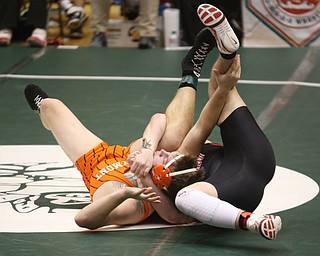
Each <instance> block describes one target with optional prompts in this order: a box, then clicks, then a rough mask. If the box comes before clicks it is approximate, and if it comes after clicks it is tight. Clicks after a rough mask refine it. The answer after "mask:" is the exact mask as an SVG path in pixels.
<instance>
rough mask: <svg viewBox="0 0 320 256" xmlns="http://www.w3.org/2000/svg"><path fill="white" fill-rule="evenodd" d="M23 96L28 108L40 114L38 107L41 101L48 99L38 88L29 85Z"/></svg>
mask: <svg viewBox="0 0 320 256" xmlns="http://www.w3.org/2000/svg"><path fill="white" fill-rule="evenodd" d="M24 95H25V97H26V99H27V101H28V103H29V106H30V107H31V108H32V109H33V110H34V111H35V112H36V113H40V105H41V102H42V100H43V99H45V98H48V97H49V96H48V94H47V93H46V92H45V91H43V90H42V89H41V88H40V87H39V86H37V85H34V84H29V85H27V87H26V88H25V89H24Z"/></svg>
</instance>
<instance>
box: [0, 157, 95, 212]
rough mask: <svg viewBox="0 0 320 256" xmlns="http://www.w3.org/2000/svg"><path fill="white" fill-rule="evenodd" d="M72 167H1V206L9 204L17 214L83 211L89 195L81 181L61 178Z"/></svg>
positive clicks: (25, 165)
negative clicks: (65, 210)
mask: <svg viewBox="0 0 320 256" xmlns="http://www.w3.org/2000/svg"><path fill="white" fill-rule="evenodd" d="M70 168H73V166H64V165H61V164H59V163H54V162H53V163H49V162H39V163H32V164H2V165H0V169H1V172H0V181H1V190H0V191H1V192H0V205H1V204H10V205H11V207H12V209H13V210H14V211H15V212H17V213H30V212H33V211H36V210H39V209H41V208H42V210H45V211H47V212H48V213H54V212H56V211H57V210H58V209H81V208H83V207H84V206H85V205H87V204H88V203H89V201H90V196H89V194H88V192H87V191H83V185H82V181H81V179H80V180H79V178H74V177H68V176H67V177H66V176H65V175H63V176H62V175H61V174H62V173H65V172H70ZM78 183H79V185H78V186H75V185H76V184H78ZM66 188H68V189H67V190H66ZM0 208H1V207H0Z"/></svg>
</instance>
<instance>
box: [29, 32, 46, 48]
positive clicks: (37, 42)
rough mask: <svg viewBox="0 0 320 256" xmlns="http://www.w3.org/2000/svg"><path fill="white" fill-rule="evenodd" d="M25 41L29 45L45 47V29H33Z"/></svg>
mask: <svg viewBox="0 0 320 256" xmlns="http://www.w3.org/2000/svg"><path fill="white" fill-rule="evenodd" d="M27 42H28V44H29V45H30V46H31V47H45V46H46V45H47V31H46V30H45V29H42V28H36V29H34V30H33V32H32V35H31V36H29V37H28V39H27Z"/></svg>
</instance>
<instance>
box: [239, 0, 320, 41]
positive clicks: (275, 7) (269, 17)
mask: <svg viewBox="0 0 320 256" xmlns="http://www.w3.org/2000/svg"><path fill="white" fill-rule="evenodd" d="M244 8H247V9H248V10H249V12H251V14H253V15H254V16H255V17H256V20H257V19H258V21H261V22H262V23H263V24H264V25H265V26H267V27H268V28H269V30H270V29H271V31H273V32H274V33H276V34H277V35H278V36H279V37H280V38H281V39H282V40H284V41H285V42H286V43H287V44H289V45H290V46H296V47H303V46H308V45H310V44H311V43H312V42H314V41H315V40H316V39H317V38H319V34H320V3H319V0H247V1H246V6H245V7H244ZM243 16H244V17H246V16H248V15H246V14H245V13H244V15H243ZM246 18H247V19H244V22H245V23H247V24H244V26H245V27H247V31H245V33H246V32H247V33H249V34H248V35H247V37H248V38H249V39H252V37H255V35H253V34H252V33H253V32H254V30H255V29H256V28H257V27H258V24H257V22H253V19H252V17H251V19H250V18H249V19H248V17H246ZM250 26H251V28H250ZM248 28H249V29H248ZM245 30H246V29H245ZM257 32H258V33H257V34H259V32H260V33H261V31H257ZM250 33H251V34H250ZM245 37H246V35H245ZM250 37H251V38H250ZM271 37H272V36H271ZM251 41H252V40H251ZM276 41H277V40H274V42H276ZM257 42H259V38H257ZM258 44H259V43H258ZM271 44H272V42H271ZM316 45H319V44H316Z"/></svg>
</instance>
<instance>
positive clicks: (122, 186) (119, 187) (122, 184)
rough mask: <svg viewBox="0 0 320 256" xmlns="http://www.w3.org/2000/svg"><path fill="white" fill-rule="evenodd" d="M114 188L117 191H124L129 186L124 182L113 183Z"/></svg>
mask: <svg viewBox="0 0 320 256" xmlns="http://www.w3.org/2000/svg"><path fill="white" fill-rule="evenodd" d="M112 186H113V187H114V188H116V189H123V188H124V187H126V186H127V185H126V184H124V183H122V182H119V181H113V182H112Z"/></svg>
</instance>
